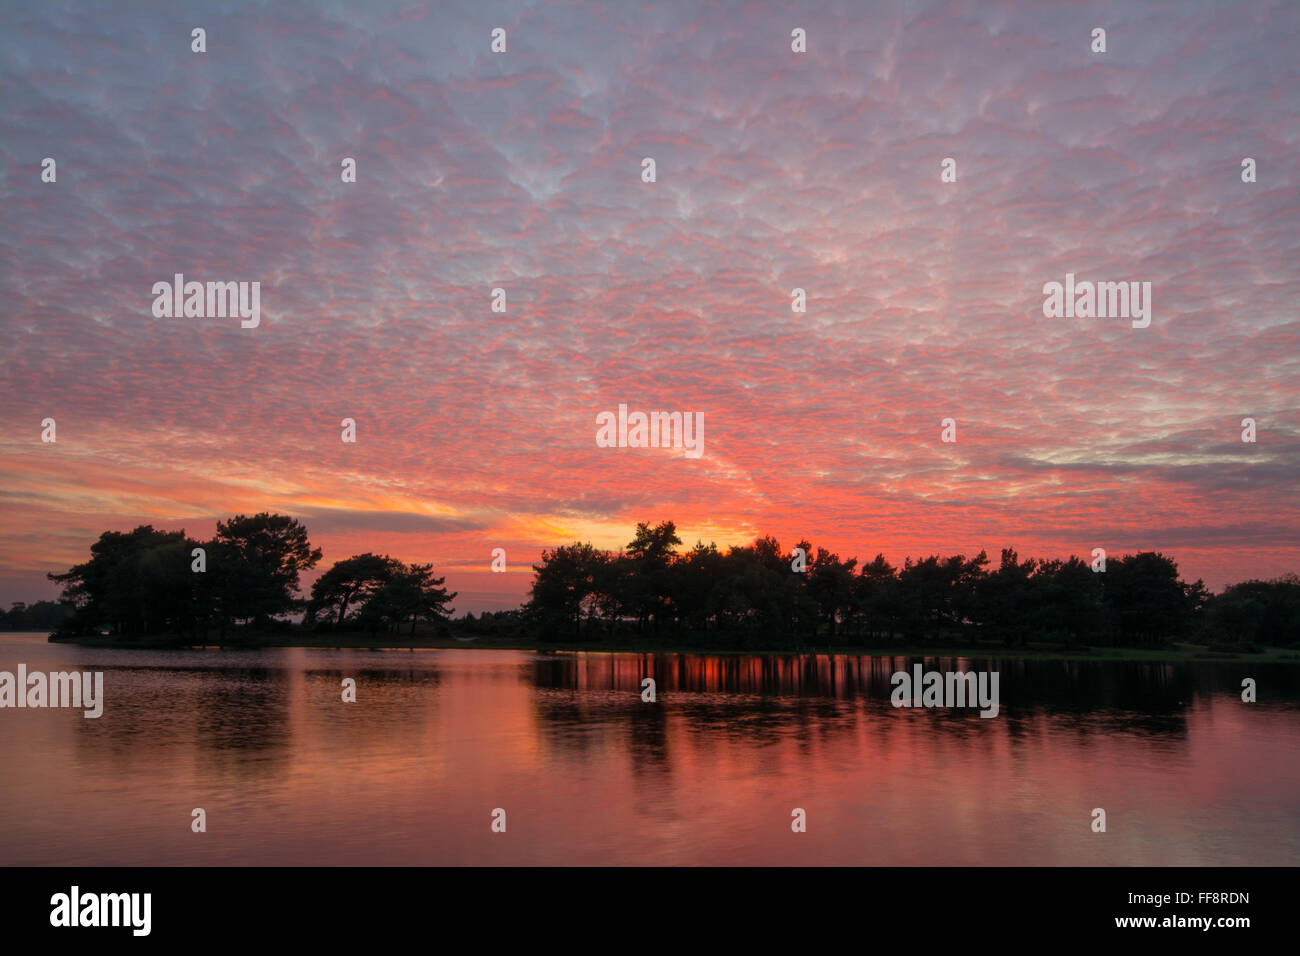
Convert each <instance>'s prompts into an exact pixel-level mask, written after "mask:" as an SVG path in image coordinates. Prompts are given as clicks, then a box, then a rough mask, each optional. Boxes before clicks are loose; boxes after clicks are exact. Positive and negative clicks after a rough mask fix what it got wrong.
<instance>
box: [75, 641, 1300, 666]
mask: <svg viewBox="0 0 1300 956" xmlns="http://www.w3.org/2000/svg"><path fill="white" fill-rule="evenodd" d="M50 640H51V641H52V642H57V643H68V644H76V645H78V646H82V647H116V648H135V649H149V650H162V649H174V648H178V647H186V646H190V645H186V644H184V643H181V642H178V640H177V639H176V638H174V637H173V638H161V637H160V638H150V639H135V640H131V641H122V640H118V639H116V638H112V637H79V638H57V639H56V638H54V637H51V638H50ZM204 646H208V647H213V646H217V645H215V644H214V643H208V644H206V645H204ZM223 646H224V647H227V648H231V649H238V648H244V649H257V648H268V647H314V648H362V649H380V648H398V649H407V648H410V649H415V648H422V649H451V648H456V649H461V650H464V649H467V648H468V649H476V648H477V649H488V650H516V651H537V652H541V653H584V652H586V653H590V652H598V653H630V654H715V655H739V654H751V655H753V654H770V655H790V654H850V655H864V656H871V657H888V656H903V657H975V658H1002V659H1005V660H1086V661H1148V662H1155V663H1180V662H1181V663H1194V662H1198V661H1202V662H1212V661H1248V662H1260V663H1286V664H1300V651H1297V650H1295V649H1289V648H1277V647H1270V648H1261V649H1260V650H1259V651H1258V652H1256V653H1246V652H1227V651H1222V650H1211V649H1210V647H1209V646H1208V645H1203V644H1178V643H1176V644H1171V645H1169V646H1167V647H1156V648H1135V647H1063V646H1061V645H1059V644H1046V643H1044V644H1028V645H1024V646H1021V647H1010V648H1008V647H1004V646H1002V645H1001V644H984V645H980V644H970V643H967V644H963V645H952V646H947V645H943V644H930V645H916V644H899V645H880V644H875V645H863V646H851V645H839V644H836V645H833V646H827V645H824V644H819V645H798V646H790V647H783V648H761V649H737V650H728V649H720V648H715V647H708V646H703V645H700V644H691V643H689V642H674V641H671V640H669V641H657V640H628V639H623V640H618V639H615V640H611V641H608V642H591V643H587V642H564V643H556V644H548V643H546V642H543V641H538V640H536V639H524V638H510V637H502V636H496V635H482V636H478V637H473V638H461V639H457V638H455V637H449V636H437V635H433V634H416V635H414V636H411V635H402V636H401V637H398V636H395V635H391V634H389V635H382V636H378V637H374V638H371V637H368V636H367V635H364V634H320V635H316V634H293V633H291V634H262V635H241V638H240V639H239V640H238V641H230V642H229V643H227V644H225V645H223Z"/></svg>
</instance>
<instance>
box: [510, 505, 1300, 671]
mask: <svg viewBox="0 0 1300 956" xmlns="http://www.w3.org/2000/svg"><path fill="white" fill-rule="evenodd" d="M681 544H682V542H681V539H680V538H679V537H678V536H677V532H676V526H675V524H674V523H673V522H671V521H665V522H663V523H660V524H656V525H650V524H646V523H643V524H638V525H637V527H636V535H635V537H634V538H633V539H632V541H631V542H629V543H628V544H627V545H626V547H624V548H623V549H622V550H621V551H618V552H610V551H603V550H600V549H598V548H595V547H593V546H592V545H591V544H590V543H582V542H575V543H573V544H570V545H564V546H562V547H558V548H555V549H553V550H548V551H544V552H543V554H542V561H541V563H540V564H538V565H535V566H534V568H533V570H534V573H535V577H534V580H533V585H532V591H531V594H530V597H529V600H528V602H527V604H526V605H525V607H524V613H525V616H526V618H527V619H528V621H529V622H530V623H531V625H532V626H533V627H535V628H536V629H537V631H538V632H539V633H540V634H541V635H542V636H543V637H545V638H547V639H550V640H557V639H587V640H600V639H605V638H609V637H612V636H614V635H618V634H622V635H650V636H655V637H661V638H662V637H681V636H686V635H689V636H690V638H691V640H692V641H696V642H701V643H707V644H710V645H714V646H731V647H741V648H745V647H762V646H790V645H792V644H795V645H797V644H811V643H818V644H835V643H843V644H865V645H869V644H871V643H873V642H884V643H888V642H893V641H899V640H902V641H908V642H916V643H921V642H926V643H935V642H938V643H943V642H946V641H950V640H952V641H968V640H972V639H974V640H984V639H996V640H1000V641H1001V642H1002V643H1004V644H1006V645H1008V646H1016V645H1022V644H1024V643H1026V642H1027V641H1029V640H1030V639H1033V640H1048V641H1059V642H1062V643H1066V644H1089V645H1091V644H1096V645H1115V646H1120V645H1123V646H1143V645H1157V644H1163V643H1166V642H1168V641H1171V640H1176V639H1198V638H1199V639H1205V640H1209V641H1211V642H1229V643H1235V644H1237V645H1238V646H1239V647H1240V645H1241V644H1290V643H1292V642H1295V641H1296V640H1297V639H1300V578H1297V577H1296V576H1295V575H1294V574H1292V575H1288V576H1286V577H1283V578H1279V579H1277V580H1274V581H1248V582H1243V583H1241V584H1235V585H1233V586H1231V587H1229V588H1228V589H1227V590H1225V591H1224V592H1223V593H1222V594H1220V595H1213V594H1211V593H1210V592H1209V591H1208V589H1207V588H1206V587H1205V585H1204V584H1203V582H1201V581H1200V580H1197V581H1195V582H1192V583H1190V584H1189V583H1187V582H1185V581H1183V580H1181V579H1180V578H1179V574H1178V565H1177V564H1176V563H1175V562H1174V561H1173V559H1172V558H1169V557H1167V556H1165V555H1163V554H1159V553H1156V552H1142V553H1138V554H1131V555H1124V556H1122V557H1119V558H1112V559H1110V560H1108V561H1107V562H1106V564H1105V570H1104V571H1102V572H1096V571H1094V570H1093V569H1092V566H1091V565H1090V564H1089V563H1088V562H1085V561H1084V560H1082V559H1080V558H1078V557H1075V556H1071V557H1070V558H1068V559H1066V560H1061V559H1040V558H1027V559H1022V558H1021V556H1020V555H1019V554H1018V553H1017V552H1016V551H1015V550H1014V549H1012V548H1006V549H1004V550H1003V551H1002V552H1001V555H1000V561H999V562H998V564H997V565H996V566H993V565H992V564H991V562H990V560H989V557H988V555H987V553H986V552H984V551H981V552H980V553H979V554H977V555H975V556H974V557H966V556H964V555H960V554H957V555H949V556H943V555H930V556H928V557H924V558H917V559H913V558H910V557H909V558H907V559H906V560H905V562H904V564H903V566H902V567H901V568H900V567H895V566H894V565H892V564H890V563H889V562H888V561H886V560H885V558H884V556H883V555H880V554H877V555H876V557H875V558H874V559H873V560H872V561H870V562H868V563H865V564H859V562H858V559H857V558H848V559H842V558H840V556H839V555H837V554H834V553H832V552H830V551H828V550H827V549H825V548H816V549H814V548H813V546H812V545H811V544H810V543H809V542H807V541H800V542H799V543H798V545H797V546H796V547H797V548H798V549H799V551H798V552H795V551H790V552H787V551H786V550H785V549H783V548H782V547H781V545H780V543H779V542H778V541H777V540H776V539H775V538H773V537H770V536H768V537H761V538H759V539H757V540H756V541H754V542H753V543H752V544H748V545H742V546H736V547H731V548H728V549H727V550H726V551H722V550H720V549H719V548H718V547H717V545H716V544H712V543H710V544H707V545H706V544H704V543H702V542H700V543H697V544H696V545H695V547H693V548H691V549H689V550H685V551H683V550H681V549H680V546H681ZM800 554H802V556H803V557H802V560H801V559H800Z"/></svg>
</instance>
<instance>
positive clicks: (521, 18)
mask: <svg viewBox="0 0 1300 956" xmlns="http://www.w3.org/2000/svg"><path fill="white" fill-rule="evenodd" d="M506 9H507V8H499V7H497V6H496V5H487V4H460V5H455V6H447V7H439V8H438V9H437V10H436V11H433V12H429V13H428V14H427V15H426V14H425V12H423V11H420V10H417V9H413V8H410V7H407V6H405V5H402V4H375V5H373V6H368V7H367V8H365V9H348V10H345V11H341V12H338V13H335V12H332V11H330V10H329V9H328V8H315V7H293V8H283V9H258V8H252V9H250V8H245V7H243V6H241V5H238V4H235V5H222V6H219V7H212V8H209V9H205V10H203V11H201V12H192V11H188V10H184V9H166V8H162V9H139V8H135V9H123V10H121V11H115V12H114V16H112V17H106V16H105V17H102V18H101V16H100V14H98V13H97V12H96V11H95V8H93V7H87V6H84V5H79V4H75V3H74V4H69V5H62V6H55V5H41V6H39V7H35V8H30V9H21V10H18V11H15V13H14V16H13V18H12V24H11V29H9V30H8V32H7V33H6V34H5V36H3V37H0V82H3V83H4V84H5V85H6V87H7V88H8V89H9V90H10V95H9V97H8V102H7V109H6V111H5V115H4V117H3V120H2V121H0V160H2V163H0V167H2V169H0V249H2V250H3V251H2V253H0V262H2V263H3V264H2V265H0V288H3V289H4V292H5V298H6V309H5V314H4V317H3V320H0V342H3V345H4V355H5V358H4V361H3V363H0V403H2V404H0V485H2V487H3V489H4V491H3V495H4V499H5V504H4V509H3V510H4V517H3V530H2V532H0V605H3V606H4V607H8V606H9V605H10V604H12V603H13V602H14V601H25V602H33V601H36V600H43V599H46V600H48V599H53V598H54V597H55V596H56V595H57V591H58V589H57V587H56V586H55V585H54V584H53V583H52V582H49V581H47V580H46V579H45V574H46V573H47V572H50V571H55V572H61V571H64V570H66V569H67V568H69V567H71V566H72V565H73V564H75V563H78V562H81V561H84V560H85V559H86V556H87V555H88V549H89V546H90V544H91V543H93V542H94V540H96V539H97V537H98V536H99V534H100V533H101V532H102V531H104V530H117V531H127V530H130V529H131V528H134V527H136V526H138V525H142V524H152V525H154V526H155V527H158V528H165V529H167V530H178V529H182V528H183V529H184V530H185V531H186V532H187V533H189V534H190V535H193V536H196V537H207V536H210V535H211V534H212V533H213V531H214V530H215V523H216V521H217V520H218V518H219V517H225V516H227V515H231V514H235V513H245V514H251V513H255V512H259V511H271V512H279V513H283V514H288V515H292V516H293V517H295V518H298V519H299V520H301V521H302V522H303V523H304V524H305V525H306V526H307V527H308V529H309V531H310V532H311V533H312V538H313V541H314V542H315V543H316V544H317V545H319V546H320V547H321V548H322V549H323V550H324V552H325V557H324V558H323V560H322V565H323V566H328V565H329V564H330V563H333V562H334V561H337V560H340V559H342V558H345V557H348V556H350V555H352V554H358V553H363V552H367V551H369V552H375V553H387V554H390V555H392V556H393V557H395V558H398V559H400V560H403V561H428V562H432V563H433V564H434V566H435V568H436V570H437V573H438V574H440V575H442V574H445V575H446V578H447V587H448V588H449V589H451V590H453V591H458V592H459V593H460V597H459V598H458V600H457V602H455V604H454V607H455V608H456V612H457V613H458V614H461V613H464V612H465V611H466V610H472V611H474V612H475V613H480V612H481V611H482V610H503V609H508V608H509V607H514V606H517V605H518V604H519V603H520V602H521V601H522V600H523V599H524V597H525V596H526V592H527V587H528V584H529V583H530V581H531V577H532V574H531V566H532V565H533V564H534V563H536V562H537V561H538V560H539V559H540V556H541V551H542V550H543V549H544V548H551V547H555V546H558V545H561V544H568V543H571V542H572V541H575V540H580V541H590V542H592V543H593V544H594V545H596V546H597V547H600V548H602V549H606V550H614V549H617V548H619V547H621V546H622V545H623V544H626V543H627V541H629V540H630V538H631V532H632V529H634V527H635V525H636V523H637V522H641V521H649V522H658V521H662V520H673V521H675V522H677V523H678V534H679V535H680V537H681V538H682V541H683V548H689V547H690V546H692V545H693V544H694V542H695V541H696V540H697V539H698V540H703V541H704V542H706V543H707V542H709V541H715V542H717V544H718V545H719V547H720V548H723V549H725V548H727V547H730V546H732V545H743V544H747V543H750V542H752V540H753V539H754V538H756V537H759V536H762V535H766V534H770V535H772V536H774V537H776V538H777V539H778V540H779V541H780V542H781V543H782V545H783V546H792V545H793V543H794V542H795V541H796V540H797V539H798V538H799V537H807V538H809V539H810V540H811V541H812V543H813V544H814V546H823V547H826V548H827V549H828V550H830V551H833V552H836V553H838V554H840V555H841V556H843V557H849V556H857V557H858V558H859V559H860V560H869V559H870V558H871V557H872V556H874V554H876V553H877V552H880V553H883V554H884V555H885V557H886V558H887V559H888V560H890V561H891V563H894V564H895V565H901V563H902V560H903V558H904V557H905V556H908V555H910V556H913V557H916V556H924V555H927V554H931V553H944V554H952V553H962V554H966V555H968V556H969V555H974V554H977V553H978V552H979V551H980V550H986V551H987V552H988V553H989V554H990V557H991V558H993V557H994V556H995V555H996V554H997V553H998V551H999V550H1000V549H1001V548H1004V547H1014V548H1016V550H1018V551H1019V552H1020V553H1021V554H1022V555H1025V556H1036V557H1062V558H1063V557H1065V556H1067V555H1069V554H1071V553H1074V554H1078V555H1080V556H1083V555H1086V554H1088V553H1089V552H1090V551H1091V549H1093V548H1095V547H1103V548H1105V549H1106V551H1107V553H1108V554H1115V555H1119V554H1126V553H1135V552H1143V551H1156V552H1162V553H1164V554H1166V555H1169V556H1170V557H1172V558H1174V560H1176V561H1177V562H1178V565H1179V571H1180V573H1181V575H1182V577H1183V579H1184V580H1188V581H1194V580H1196V579H1197V578H1200V579H1203V580H1204V581H1205V583H1206V585H1207V586H1208V587H1209V588H1210V589H1211V590H1212V591H1215V592H1220V591H1222V590H1223V588H1224V587H1225V586H1226V585H1227V584H1231V583H1236V582H1238V581H1242V580H1247V579H1270V578H1275V577H1278V576H1280V575H1282V574H1286V573H1293V572H1296V571H1300V519H1298V518H1297V514H1298V513H1300V512H1298V511H1297V508H1296V504H1297V498H1298V496H1300V485H1298V483H1297V481H1296V476H1297V475H1300V427H1298V426H1297V415H1298V414H1300V318H1297V316H1296V311H1295V305H1294V303H1295V302H1296V300H1297V298H1298V297H1300V190H1297V186H1298V185H1300V169H1298V167H1297V163H1298V162H1300V159H1298V154H1297V151H1296V149H1295V143H1294V139H1295V132H1294V131H1295V129H1296V128H1297V126H1296V123H1295V119H1296V117H1297V116H1298V115H1300V82H1297V77H1296V76H1295V74H1296V72H1297V68H1296V66H1295V64H1294V62H1293V58H1292V57H1289V56H1288V53H1289V51H1290V49H1292V48H1294V45H1295V43H1296V41H1297V39H1300V27H1298V26H1297V18H1296V17H1294V16H1293V15H1289V14H1290V12H1291V10H1292V9H1293V8H1291V7H1289V6H1288V5H1286V4H1281V3H1261V4H1257V5H1251V6H1249V7H1248V8H1243V7H1235V6H1227V7H1222V8H1218V7H1200V6H1181V5H1169V6H1160V7H1156V8H1151V7H1142V8H1137V9H1130V8H1126V7H1125V6H1123V5H1116V4H1102V5H1099V6H1096V7H1089V8H1086V9H1064V10H1062V9H1058V8H1055V7H1054V6H1053V5H1051V4H1043V5H1034V4H1013V5H991V6H987V7H984V8H982V9H979V10H969V11H968V10H953V9H949V8H948V7H946V6H944V5H942V4H934V5H920V6H916V7H910V6H909V7H908V8H907V9H906V11H904V10H903V9H901V8H900V7H899V6H897V5H891V6H890V7H889V8H888V9H883V10H879V11H873V12H872V15H871V16H870V17H864V16H862V14H861V13H860V11H857V10H856V9H855V8H854V6H853V5H852V4H839V3H815V4H811V5H809V6H808V7H807V8H806V9H800V10H798V11H771V10H756V9H755V10H747V11H746V13H745V15H744V16H740V15H739V14H734V15H733V12H732V11H730V10H729V9H725V8H724V9H719V8H710V9H707V10H697V9H695V8H694V7H692V6H691V5H689V4H685V3H677V4H667V5H653V6H647V5H635V6H633V5H627V6H620V5H610V6H607V7H602V6H599V5H596V6H595V7H590V6H589V7H587V8H580V7H572V8H567V7H555V8H550V7H543V8H540V9H528V10H514V11H512V12H510V13H508V14H507V13H505V12H503V11H504V10H506ZM1156 17H1158V18H1159V26H1158V28H1156V27H1153V25H1152V21H1153V18H1156ZM1098 24H1102V25H1104V26H1105V27H1106V29H1107V31H1108V37H1109V44H1110V47H1109V50H1108V52H1107V53H1106V54H1104V55H1096V54H1092V53H1090V52H1089V50H1088V45H1087V44H1088V35H1089V32H1090V30H1091V29H1092V28H1093V27H1095V26H1097V25H1098ZM498 25H504V27H505V28H506V29H507V30H508V34H509V46H508V52H507V53H506V54H504V55H494V54H493V53H491V52H490V50H489V45H488V31H489V30H490V29H491V28H492V27H495V26H498ZM195 26H202V27H204V28H205V29H206V31H207V37H208V49H207V52H205V53H203V54H197V53H191V52H190V49H189V46H190V30H191V28H193V27H195ZM792 27H800V28H806V30H807V41H808V52H807V53H806V54H794V53H792V52H791V46H790V34H791V28H792ZM1009 50H1014V55H1013V56H1010V55H1008V51H1009ZM972 77H979V80H980V81H979V82H978V83H975V82H972V81H971V78H972ZM1193 120H1194V121H1193ZM1288 121H1289V122H1288ZM43 157H53V158H55V159H56V160H57V163H58V166H57V180H56V181H54V182H43V181H42V178H41V173H42V169H41V163H42V158H43ZM645 157H651V158H653V159H654V160H655V165H656V179H655V181H654V182H646V181H644V180H643V166H642V162H643V159H644V158H645ZM950 157H951V158H954V159H955V181H952V182H945V181H943V180H942V179H941V172H942V167H941V163H942V161H943V160H945V159H946V158H950ZM1243 157H1251V158H1253V159H1254V160H1255V161H1257V163H1258V180H1257V181H1256V182H1251V183H1247V182H1243V179H1242V169H1241V163H1242V161H1243ZM345 158H354V159H355V161H356V181H355V182H346V181H343V179H342V178H341V176H340V167H341V162H342V161H343V160H344V159H345ZM177 274H181V275H183V276H184V277H185V280H186V281H191V280H192V281H197V282H200V283H210V282H222V283H225V282H249V283H260V285H259V286H258V287H257V289H258V291H259V292H260V300H259V305H258V315H257V321H256V322H255V323H253V324H251V325H246V324H245V323H242V322H241V320H240V319H239V318H237V317H202V316H193V315H190V316H187V315H185V314H184V311H183V310H182V309H181V308H180V304H179V303H174V304H175V305H176V308H175V309H174V310H172V309H167V310H162V309H160V308H158V307H157V302H156V297H157V295H158V293H156V292H155V291H154V287H155V284H156V283H163V284H166V283H169V282H171V281H172V279H173V277H174V276H175V275H177ZM1067 277H1068V279H1067ZM1075 279H1077V280H1078V281H1079V282H1080V283H1083V282H1096V283H1101V282H1133V283H1139V284H1143V283H1149V286H1145V287H1144V288H1145V289H1146V290H1148V291H1144V294H1143V295H1142V297H1141V308H1142V309H1145V310H1147V313H1148V315H1147V318H1148V319H1149V325H1147V326H1145V327H1144V326H1142V325H1141V323H1140V322H1139V321H1138V319H1137V318H1134V319H1133V321H1132V322H1131V321H1130V320H1129V318H1128V317H1115V316H1114V315H1111V313H1110V312H1108V311H1107V310H1106V309H1104V308H1098V309H1096V310H1095V311H1096V314H1097V315H1105V316H1108V317H1104V318H1103V317H1094V316H1090V315H1086V314H1085V315H1083V316H1080V315H1077V314H1075V310H1074V309H1073V307H1072V306H1073V302H1074V300H1073V299H1072V298H1070V299H1069V301H1068V302H1067V303H1066V305H1067V307H1069V308H1068V311H1067V312H1066V313H1065V317H1060V318H1057V317H1049V315H1048V313H1049V309H1048V307H1047V305H1046V304H1045V294H1047V293H1046V288H1047V287H1048V286H1049V285H1050V284H1053V283H1056V284H1060V283H1068V285H1069V286H1070V287H1071V288H1073V286H1074V282H1075ZM494 289H503V290H504V292H505V300H504V307H505V311H494V305H495V304H496V302H497V297H496V296H495V295H494V292H493V290H494ZM795 290H803V291H804V305H805V307H806V311H804V312H795V311H793V308H792V303H793V302H794V301H795V299H796V298H797V297H796V296H794V291H795ZM1136 291H1137V289H1136V288H1135V295H1136ZM1126 301H1127V299H1126ZM1101 302H1102V296H1101V295H1100V294H1099V296H1098V304H1099V305H1100V304H1101ZM1133 309H1134V315H1135V316H1136V315H1138V314H1139V312H1140V309H1139V307H1138V305H1137V304H1136V301H1135V302H1134V303H1133ZM232 311H233V310H232ZM168 312H171V313H172V314H171V317H168V316H167V313H168ZM620 406H627V407H628V408H629V409H632V410H634V411H643V412H645V413H649V414H653V413H655V412H673V413H675V412H681V413H683V416H684V417H685V416H689V415H693V414H694V415H699V416H701V417H700V419H699V421H701V422H702V423H704V426H706V427H705V430H704V431H703V433H702V436H697V437H701V442H702V449H700V454H698V455H695V454H694V453H693V452H692V450H691V448H690V447H678V446H671V447H666V448H657V447H651V446H650V445H649V443H648V442H647V443H646V444H645V445H642V446H638V445H637V444H636V443H635V442H632V441H622V440H621V439H622V438H624V437H625V436H624V433H623V432H621V431H620V441H619V442H615V443H613V444H609V443H608V442H607V443H606V445H608V447H606V446H605V445H602V442H601V439H600V437H599V430H600V427H601V426H600V424H599V416H601V415H602V414H611V413H612V410H614V409H618V408H620ZM47 418H52V419H54V420H55V421H56V422H57V440H56V441H55V442H53V443H46V442H43V441H42V429H43V424H42V423H43V421H44V420H46V419H47ZM1246 418H1251V419H1253V420H1254V421H1255V422H1256V427H1257V436H1258V437H1257V441H1256V442H1254V443H1246V442H1243V441H1242V440H1241V433H1242V430H1243V425H1242V421H1243V419H1246ZM948 419H951V420H953V422H954V423H955V429H956V441H954V442H946V441H944V440H943V437H942V433H943V432H944V430H945V424H944V423H945V421H946V420H948ZM345 420H350V421H352V422H354V429H355V438H356V441H355V442H352V443H347V442H344V441H341V440H340V437H341V431H342V430H343V424H342V423H343V422H344V421H345ZM687 420H689V419H687ZM620 424H621V423H620ZM678 437H679V438H680V437H681V436H680V434H679V435H678ZM494 548H504V549H505V551H506V555H507V567H508V570H507V572H506V573H505V574H494V573H493V572H491V571H490V570H489V565H490V563H491V556H492V551H493V549H494ZM488 575H491V577H488ZM313 578H314V575H313V576H312V577H308V576H304V584H306V585H307V586H308V587H309V585H310V581H311V580H312V579H313Z"/></svg>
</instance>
